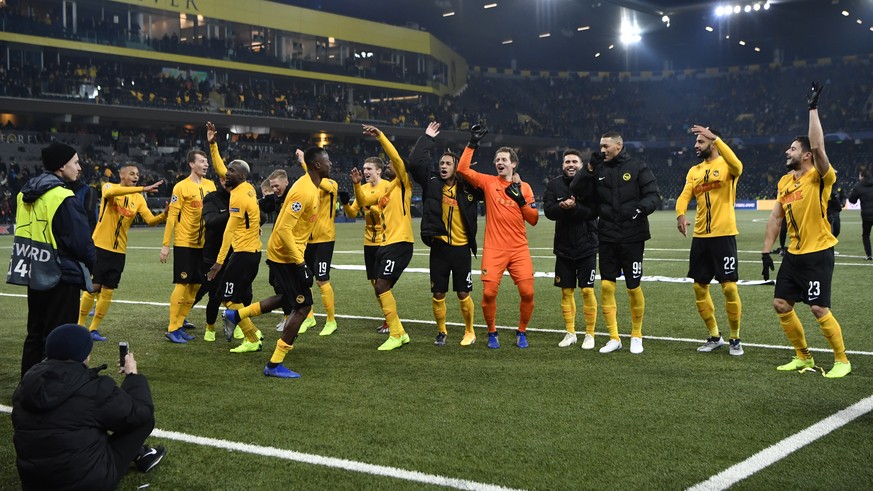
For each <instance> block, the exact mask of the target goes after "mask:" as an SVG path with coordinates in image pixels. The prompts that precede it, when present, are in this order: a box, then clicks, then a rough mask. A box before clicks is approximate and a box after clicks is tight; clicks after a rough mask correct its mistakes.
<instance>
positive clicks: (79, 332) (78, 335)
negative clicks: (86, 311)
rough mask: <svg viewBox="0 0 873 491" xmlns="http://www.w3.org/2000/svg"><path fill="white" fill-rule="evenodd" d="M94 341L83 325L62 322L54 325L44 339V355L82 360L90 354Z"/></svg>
mask: <svg viewBox="0 0 873 491" xmlns="http://www.w3.org/2000/svg"><path fill="white" fill-rule="evenodd" d="M93 346H94V341H92V340H91V333H90V332H89V331H88V328H87V327H85V326H80V325H78V324H64V325H62V326H59V327H56V328H55V329H54V330H53V331H52V332H50V333H49V335H48V338H46V340H45V357H46V358H48V359H50V360H74V361H78V362H80V363H81V362H84V361H85V358H88V355H90V354H91V348H92V347H93Z"/></svg>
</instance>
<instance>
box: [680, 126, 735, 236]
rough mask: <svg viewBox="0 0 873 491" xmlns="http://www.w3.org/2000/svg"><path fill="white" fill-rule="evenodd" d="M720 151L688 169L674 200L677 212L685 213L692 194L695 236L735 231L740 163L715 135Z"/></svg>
mask: <svg viewBox="0 0 873 491" xmlns="http://www.w3.org/2000/svg"><path fill="white" fill-rule="evenodd" d="M714 144H715V146H716V148H718V153H719V154H720V155H719V157H718V158H716V159H715V160H713V161H711V162H710V161H703V162H701V163H699V164H697V165H695V166H694V167H692V168H691V169H689V170H688V174H687V175H686V176H685V187H684V188H683V189H682V193H681V194H680V195H679V198H678V199H677V200H676V216H677V217H679V216H681V215H684V214H685V212H686V211H687V210H688V204H689V203H690V202H691V198H695V199H696V200H697V212H696V213H695V214H694V236H695V237H722V236H730V235H737V234H738V233H739V232H738V231H737V215H736V210H735V209H734V205H735V204H736V202H737V180H738V179H739V177H740V174H742V173H743V163H742V162H740V160H739V159H738V158H737V156H736V155H735V154H734V152H733V151H732V150H731V149H730V147H729V146H728V145H727V143H725V142H723V141H722V139H721V138H716V139H715V143H714Z"/></svg>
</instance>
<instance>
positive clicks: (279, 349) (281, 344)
mask: <svg viewBox="0 0 873 491" xmlns="http://www.w3.org/2000/svg"><path fill="white" fill-rule="evenodd" d="M292 349H294V345H293V344H288V343H286V342H285V341H282V338H279V339H277V340H276V349H274V350H273V356H271V357H270V363H282V362H283V361H285V355H287V354H288V352H289V351H291V350H292Z"/></svg>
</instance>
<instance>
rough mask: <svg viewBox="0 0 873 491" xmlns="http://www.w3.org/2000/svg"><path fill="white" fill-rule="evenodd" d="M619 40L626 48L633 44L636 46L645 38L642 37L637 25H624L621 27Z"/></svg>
mask: <svg viewBox="0 0 873 491" xmlns="http://www.w3.org/2000/svg"><path fill="white" fill-rule="evenodd" d="M620 33H621V34H620V35H619V37H618V39H619V40H620V41H621V43H622V44H624V45H625V46H629V45H631V44H635V43H638V42H640V41H641V40H642V39H643V38H642V36H641V35H640V27H639V26H638V25H636V24H633V25H631V24H627V23H623V24H622V25H621V31H620Z"/></svg>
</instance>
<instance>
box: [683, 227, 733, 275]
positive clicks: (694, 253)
mask: <svg viewBox="0 0 873 491" xmlns="http://www.w3.org/2000/svg"><path fill="white" fill-rule="evenodd" d="M688 277H689V278H691V279H692V280H694V282H695V283H702V284H709V282H710V281H712V279H713V278H715V279H716V281H718V282H719V283H724V282H726V281H727V282H730V281H733V282H736V281H737V280H738V279H740V274H739V261H738V260H737V237H736V236H735V235H726V236H723V237H693V238H692V239H691V254H690V255H689V258H688Z"/></svg>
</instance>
